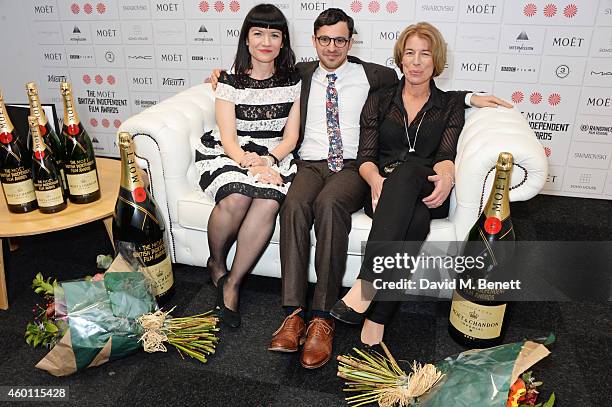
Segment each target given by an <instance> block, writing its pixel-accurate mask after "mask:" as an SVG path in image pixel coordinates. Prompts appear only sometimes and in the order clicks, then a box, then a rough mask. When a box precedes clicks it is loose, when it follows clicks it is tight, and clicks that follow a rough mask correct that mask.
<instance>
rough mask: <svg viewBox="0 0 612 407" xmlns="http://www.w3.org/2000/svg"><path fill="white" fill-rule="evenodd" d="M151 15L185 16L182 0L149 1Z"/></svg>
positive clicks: (176, 17) (163, 16)
mask: <svg viewBox="0 0 612 407" xmlns="http://www.w3.org/2000/svg"><path fill="white" fill-rule="evenodd" d="M151 15H152V17H153V18H159V19H164V18H171V19H182V18H184V17H185V13H184V10H183V2H182V1H180V2H179V1H171V0H170V1H159V0H152V1H151Z"/></svg>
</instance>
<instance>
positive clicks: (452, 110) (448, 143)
mask: <svg viewBox="0 0 612 407" xmlns="http://www.w3.org/2000/svg"><path fill="white" fill-rule="evenodd" d="M448 93H450V92H448ZM448 93H447V96H449V98H448V104H447V111H448V112H449V113H448V119H447V121H446V126H445V128H444V132H443V133H442V138H441V140H440V146H439V147H438V151H437V152H436V156H435V157H434V161H433V163H434V165H435V164H437V163H439V162H440V161H445V160H450V161H455V156H456V155H457V143H458V142H459V135H460V134H461V131H462V130H463V125H464V124H465V112H464V108H463V106H464V102H463V101H460V98H459V97H455V96H457V95H452V94H450V95H449V94H448ZM458 93H461V92H458ZM463 97H464V98H465V93H463Z"/></svg>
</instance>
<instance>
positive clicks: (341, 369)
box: [338, 336, 555, 407]
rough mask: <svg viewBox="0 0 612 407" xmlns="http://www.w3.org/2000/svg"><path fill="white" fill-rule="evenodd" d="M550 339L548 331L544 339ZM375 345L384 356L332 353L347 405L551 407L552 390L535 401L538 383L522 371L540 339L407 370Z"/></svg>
mask: <svg viewBox="0 0 612 407" xmlns="http://www.w3.org/2000/svg"><path fill="white" fill-rule="evenodd" d="M551 341H554V337H552V336H551V337H550V338H549V340H548V341H547V342H546V343H547V344H548V343H550V342H551ZM381 347H382V349H383V351H384V353H385V355H382V354H380V353H378V352H373V351H370V352H367V351H361V350H359V349H354V351H355V353H356V355H341V356H338V361H339V364H338V376H339V377H341V378H343V379H344V380H345V385H346V387H345V388H344V391H346V392H351V393H354V395H352V396H349V397H347V398H346V400H347V402H348V404H349V405H352V406H354V407H357V406H364V405H368V404H376V403H377V404H378V405H380V406H381V407H393V406H399V407H408V406H419V407H437V406H455V407H472V406H478V407H528V406H534V407H552V406H553V405H554V402H555V397H554V394H553V395H552V396H551V397H550V399H549V400H548V401H547V402H546V403H545V404H542V403H540V404H535V403H536V402H537V396H538V391H537V390H536V388H537V387H538V386H540V385H541V384H542V383H541V382H537V381H535V379H534V378H533V376H532V375H531V372H527V373H524V372H525V371H526V370H527V369H528V368H529V367H531V366H533V365H534V364H535V363H537V362H538V361H540V360H541V359H543V358H544V357H546V356H548V354H550V352H549V351H548V349H547V348H546V347H545V346H544V345H543V344H539V343H535V342H531V341H525V342H517V343H511V344H507V345H501V346H497V347H494V348H489V349H478V350H469V351H466V352H463V353H460V354H459V355H457V356H453V357H448V358H446V359H445V360H443V361H442V362H440V363H438V364H437V365H435V366H434V365H432V364H426V365H421V364H419V363H417V362H414V363H413V364H412V365H411V366H410V367H411V372H410V373H406V371H405V370H403V369H402V368H401V367H400V365H399V364H398V362H397V361H396V360H395V358H394V357H393V355H392V354H391V352H389V349H388V348H387V347H386V346H385V344H384V343H381ZM521 374H522V376H521V378H519V375H521ZM512 383H514V384H513V385H512V386H511V384H512ZM519 403H522V404H519Z"/></svg>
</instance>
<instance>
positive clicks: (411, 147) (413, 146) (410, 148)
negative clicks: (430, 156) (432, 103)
mask: <svg viewBox="0 0 612 407" xmlns="http://www.w3.org/2000/svg"><path fill="white" fill-rule="evenodd" d="M426 114H427V112H425V113H423V116H422V117H421V121H420V122H419V125H418V126H417V130H416V134H415V135H414V143H412V144H411V143H410V136H409V135H408V125H407V124H406V116H404V130H405V131H406V139H408V147H409V149H408V152H409V153H414V152H415V151H416V150H415V149H414V148H415V147H416V142H417V138H418V137H419V129H420V128H421V123H423V119H424V118H425V115H426Z"/></svg>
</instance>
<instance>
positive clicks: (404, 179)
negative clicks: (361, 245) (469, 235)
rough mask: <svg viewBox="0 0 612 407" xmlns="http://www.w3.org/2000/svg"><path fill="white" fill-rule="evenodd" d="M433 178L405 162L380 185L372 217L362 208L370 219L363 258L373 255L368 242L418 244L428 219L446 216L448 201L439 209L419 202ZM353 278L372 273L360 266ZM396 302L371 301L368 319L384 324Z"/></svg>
mask: <svg viewBox="0 0 612 407" xmlns="http://www.w3.org/2000/svg"><path fill="white" fill-rule="evenodd" d="M430 175H435V172H434V171H433V169H431V168H430V167H427V166H424V165H420V164H415V163H410V162H405V163H403V164H401V165H400V166H398V167H396V168H395V170H394V171H393V172H392V173H391V174H390V175H389V176H388V177H387V179H386V180H385V182H384V184H383V189H382V192H381V195H380V197H379V199H378V205H377V207H376V212H374V214H372V206H371V205H372V204H371V202H369V204H368V205H366V214H368V216H370V217H372V228H371V229H370V235H369V236H368V244H366V249H365V254H364V257H365V258H366V259H367V258H371V257H372V256H374V255H375V253H373V250H374V249H373V247H372V246H370V244H369V242H391V241H394V242H401V241H404V242H422V241H424V240H425V238H426V237H427V235H428V234H429V223H430V221H431V219H437V218H445V217H447V216H448V209H449V200H448V199H447V200H446V201H445V202H444V203H443V204H442V206H440V207H439V208H435V209H429V208H427V206H426V205H425V204H424V203H423V201H422V199H423V198H425V197H426V196H428V195H430V194H431V193H432V192H433V190H434V184H433V182H431V181H429V180H428V179H427V177H428V176H430ZM363 265H364V266H362V268H361V271H360V273H359V276H358V277H357V278H359V279H361V280H365V281H370V282H371V281H373V279H374V278H375V277H374V275H373V273H372V270H371V269H369V268H368V267H366V266H365V265H366V262H365V261H364V262H363ZM399 304H400V303H399V302H397V301H376V299H375V300H374V301H372V304H371V305H370V307H369V309H368V313H367V317H368V319H370V320H371V321H373V322H376V323H379V324H383V325H385V324H387V323H388V322H389V321H390V320H391V318H392V317H393V315H394V314H395V311H396V310H397V308H398V307H399Z"/></svg>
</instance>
